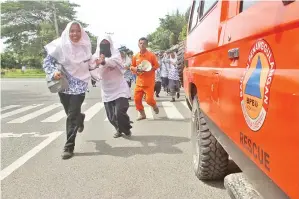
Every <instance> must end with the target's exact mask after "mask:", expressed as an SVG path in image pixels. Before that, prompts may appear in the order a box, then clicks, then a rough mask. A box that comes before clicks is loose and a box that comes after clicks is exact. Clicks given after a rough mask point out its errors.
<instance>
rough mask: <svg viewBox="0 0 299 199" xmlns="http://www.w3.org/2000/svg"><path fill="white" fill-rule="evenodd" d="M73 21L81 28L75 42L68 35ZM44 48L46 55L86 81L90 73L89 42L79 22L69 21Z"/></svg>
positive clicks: (72, 74) (74, 75)
mask: <svg viewBox="0 0 299 199" xmlns="http://www.w3.org/2000/svg"><path fill="white" fill-rule="evenodd" d="M74 23H76V24H79V26H80V29H81V38H80V40H79V41H78V42H77V43H74V42H72V41H71V39H70V36H69V33H70V28H71V26H72V24H74ZM45 49H46V51H47V53H48V55H50V56H51V57H53V58H55V59H56V61H57V62H59V63H60V64H62V65H63V66H64V68H65V69H66V70H67V72H68V73H69V74H70V75H71V76H73V77H76V78H78V79H80V80H83V81H86V82H87V81H89V78H90V74H89V66H88V62H87V61H88V60H89V59H90V58H91V56H92V54H91V42H90V38H89V36H88V35H87V33H86V32H85V31H84V29H83V28H82V26H81V24H80V23H78V22H75V21H72V22H69V23H68V24H67V26H66V28H65V29H64V31H63V32H62V34H61V37H59V38H58V39H55V40H54V41H52V42H51V43H49V44H47V45H46V46H45Z"/></svg>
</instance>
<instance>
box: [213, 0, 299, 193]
mask: <svg viewBox="0 0 299 199" xmlns="http://www.w3.org/2000/svg"><path fill="white" fill-rule="evenodd" d="M261 13H265V14H263V15H261ZM244 21H245V22H246V25H242V24H243V23H244ZM223 41H224V43H223V45H224V49H223V51H222V54H223V55H222V56H224V53H227V52H228V51H229V50H232V49H236V48H238V50H239V58H238V59H235V60H232V59H229V58H228V55H225V56H226V58H225V59H223V60H226V61H225V63H224V65H223V69H222V70H221V74H220V76H219V98H220V110H221V111H219V118H220V123H219V121H217V122H218V124H220V126H219V127H220V128H221V130H222V131H223V132H225V133H226V134H227V135H228V136H229V138H231V139H232V140H233V142H234V143H235V144H236V145H237V146H238V147H239V148H240V149H241V150H242V151H243V152H244V153H245V154H246V155H247V156H248V157H250V159H251V160H252V161H253V162H255V164H256V165H257V166H258V167H259V168H260V169H261V170H262V171H263V172H264V173H265V174H266V175H268V176H269V177H270V178H271V179H272V180H273V181H274V182H275V183H276V184H277V185H278V186H279V187H280V188H281V189H282V190H284V191H285V193H286V194H287V195H288V196H289V197H290V198H299V177H298V176H299V169H298V168H299V158H298V157H299V134H298V132H299V125H298V121H299V2H298V1H297V2H293V3H291V4H289V5H286V6H284V5H283V3H282V1H272V2H268V1H266V2H258V3H256V4H255V5H253V6H252V7H250V8H248V9H247V10H244V11H243V12H241V13H240V14H238V13H237V14H236V16H234V17H233V18H231V19H229V20H227V23H226V31H225V35H224V40H223ZM258 50H260V52H258ZM246 67H248V68H247V69H246ZM258 67H260V70H259V71H260V72H259V74H260V76H258V75H257V74H258V72H257V71H258V70H257V68H258ZM244 72H245V73H244ZM253 76H254V77H253ZM258 77H259V78H260V79H258ZM244 96H247V97H244ZM242 99H243V100H242ZM262 99H263V100H262ZM241 102H242V103H243V110H242V105H241ZM259 107H260V108H261V109H259ZM259 110H260V112H259ZM246 119H247V122H246ZM233 158H234V157H233ZM235 158H236V157H235ZM241 169H242V170H244V169H245V168H241ZM244 172H245V173H246V169H245V171H244ZM248 177H249V178H250V177H251V178H254V177H253V176H248ZM253 181H255V182H257V181H256V180H255V179H253ZM262 183H263V182H259V184H258V183H257V184H255V185H256V186H257V187H261V186H262Z"/></svg>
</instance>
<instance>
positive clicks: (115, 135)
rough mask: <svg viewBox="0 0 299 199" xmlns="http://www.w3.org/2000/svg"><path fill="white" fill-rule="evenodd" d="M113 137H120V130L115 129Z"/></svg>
mask: <svg viewBox="0 0 299 199" xmlns="http://www.w3.org/2000/svg"><path fill="white" fill-rule="evenodd" d="M113 137H114V138H119V137H121V132H119V131H117V132H116V133H115V134H114V135H113Z"/></svg>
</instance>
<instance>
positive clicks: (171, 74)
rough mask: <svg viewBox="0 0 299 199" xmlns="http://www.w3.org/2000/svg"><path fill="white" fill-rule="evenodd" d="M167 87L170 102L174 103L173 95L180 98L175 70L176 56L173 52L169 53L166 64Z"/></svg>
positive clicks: (177, 72) (178, 82) (178, 81)
mask: <svg viewBox="0 0 299 199" xmlns="http://www.w3.org/2000/svg"><path fill="white" fill-rule="evenodd" d="M168 79H169V83H168V87H169V91H170V96H171V98H172V99H171V102H174V101H175V95H176V96H177V98H179V97H180V76H179V71H178V68H177V55H176V53H175V52H171V53H170V56H169V64H168Z"/></svg>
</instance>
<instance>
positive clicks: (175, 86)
mask: <svg viewBox="0 0 299 199" xmlns="http://www.w3.org/2000/svg"><path fill="white" fill-rule="evenodd" d="M168 87H169V90H170V96H172V97H174V96H175V94H176V93H178V92H180V80H173V79H169V84H168Z"/></svg>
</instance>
